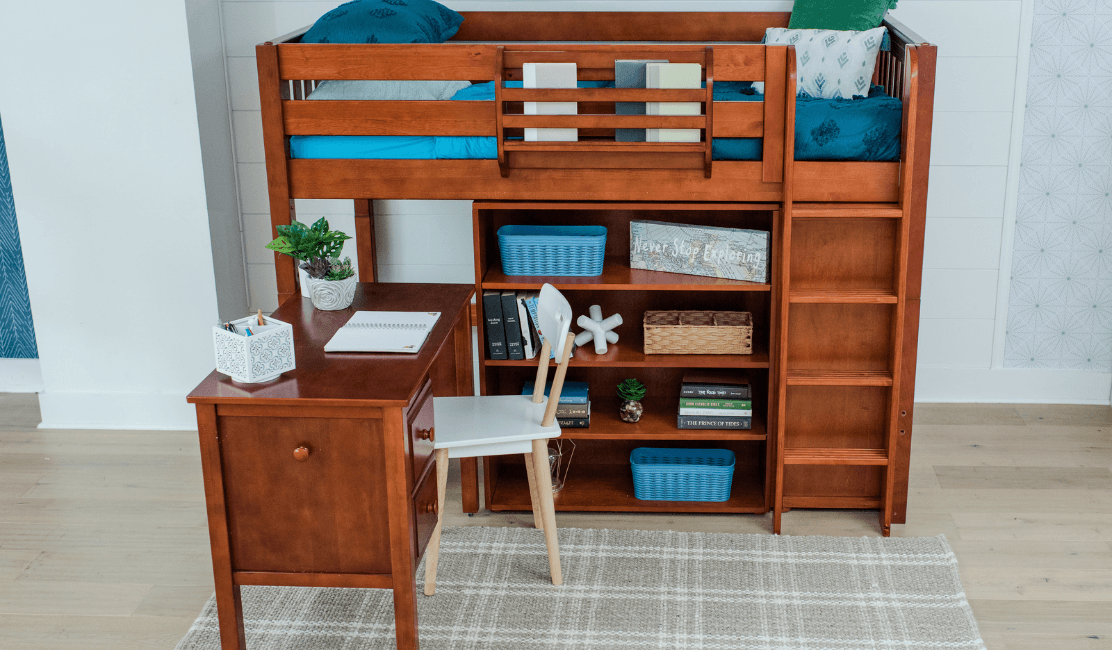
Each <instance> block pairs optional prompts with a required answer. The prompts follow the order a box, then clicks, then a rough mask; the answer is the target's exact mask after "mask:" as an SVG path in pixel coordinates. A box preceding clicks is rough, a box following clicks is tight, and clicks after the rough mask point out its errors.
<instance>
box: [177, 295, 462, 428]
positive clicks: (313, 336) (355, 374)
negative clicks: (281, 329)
mask: <svg viewBox="0 0 1112 650" xmlns="http://www.w3.org/2000/svg"><path fill="white" fill-rule="evenodd" d="M474 290H475V289H474V286H473V285H470V284H393V283H380V284H360V285H359V286H358V288H357V289H356V291H355V301H354V302H353V303H352V304H351V307H348V308H347V309H341V310H339V311H321V310H319V309H315V308H314V307H313V304H312V302H311V301H310V300H309V299H308V298H303V297H301V296H300V295H297V296H293V297H292V298H290V299H289V300H287V301H286V302H285V303H284V304H283V305H282V306H281V307H279V308H278V311H276V312H274V313H273V314H272V316H273V317H274V318H276V319H278V320H280V321H283V322H286V323H289V324H290V325H291V326H293V337H294V342H295V345H296V348H297V353H296V354H297V356H296V363H297V368H296V369H295V370H292V371H290V372H287V373H283V374H282V376H281V377H279V378H278V379H276V380H274V381H272V382H268V383H263V384H241V383H238V382H234V381H232V379H231V378H230V377H228V376H227V375H224V374H221V373H218V372H215V371H214V372H212V373H211V374H210V375H209V376H208V377H206V378H205V379H204V381H202V382H201V383H200V385H198V386H197V388H195V389H194V390H193V392H192V393H190V394H189V398H188V399H189V401H190V402H192V403H200V404H205V403H221V404H231V403H237V402H253V401H255V400H258V399H267V400H273V402H270V403H273V404H281V403H282V402H283V401H286V400H307V399H309V400H318V403H319V404H320V405H322V406H326V405H328V404H329V403H330V402H342V403H343V404H345V405H352V406H354V405H366V406H405V405H406V404H408V403H409V401H410V399H411V398H412V397H413V396H414V394H415V393H416V392H417V390H418V389H420V387H421V381H422V379H423V378H424V377H425V375H426V374H427V373H428V372H429V368H430V366H431V365H432V362H433V360H434V359H435V358H436V354H437V352H438V351H439V350H440V347H441V346H442V345H443V344H444V341H445V340H446V338H447V337H448V335H449V332H451V330H452V327H453V326H454V325H455V323H456V320H457V318H458V317H459V315H460V313H461V311H462V308H463V306H464V304H466V303H467V302H468V301H470V299H471V294H472V293H473V292H474ZM356 311H439V312H440V319H439V320H438V321H437V322H436V326H435V327H434V328H433V331H432V332H430V333H429V336H428V338H427V339H426V340H425V344H424V346H422V347H421V351H420V352H418V353H417V354H397V353H367V352H328V353H325V351H324V344H325V343H327V342H328V340H329V339H331V338H332V335H333V334H335V333H336V330H338V329H339V328H340V327H342V326H343V325H344V323H346V322H347V321H348V319H349V318H351V316H352V314H354V313H355V312H356Z"/></svg>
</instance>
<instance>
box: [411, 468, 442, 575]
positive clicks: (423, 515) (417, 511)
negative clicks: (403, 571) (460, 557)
mask: <svg viewBox="0 0 1112 650" xmlns="http://www.w3.org/2000/svg"><path fill="white" fill-rule="evenodd" d="M413 512H414V515H415V517H416V519H417V522H416V523H417V525H416V527H415V528H414V530H415V531H416V534H417V558H418V559H419V558H420V557H421V554H422V553H424V552H425V547H426V546H427V545H428V543H429V537H430V536H431V535H432V531H433V529H435V528H436V519H437V514H436V512H437V505H436V468H433V469H432V470H431V471H430V472H429V473H428V474H426V475H425V480H424V482H422V483H421V486H420V487H418V488H417V492H416V494H414V495H413Z"/></svg>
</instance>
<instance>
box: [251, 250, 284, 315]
mask: <svg viewBox="0 0 1112 650" xmlns="http://www.w3.org/2000/svg"><path fill="white" fill-rule="evenodd" d="M247 288H248V294H249V298H250V300H251V306H250V309H251V310H252V311H254V310H256V309H261V310H263V311H265V312H267V313H270V312H272V311H274V310H275V309H278V276H277V275H276V274H275V271H274V262H267V263H266V264H248V265H247Z"/></svg>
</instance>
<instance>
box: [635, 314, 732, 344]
mask: <svg viewBox="0 0 1112 650" xmlns="http://www.w3.org/2000/svg"><path fill="white" fill-rule="evenodd" d="M645 354H753V315H752V314H751V313H749V312H747V311H647V312H645Z"/></svg>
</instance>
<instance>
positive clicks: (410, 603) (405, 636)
mask: <svg viewBox="0 0 1112 650" xmlns="http://www.w3.org/2000/svg"><path fill="white" fill-rule="evenodd" d="M382 425H383V432H384V434H385V438H386V441H385V442H386V458H385V460H386V511H387V516H388V517H389V522H390V573H391V580H392V582H393V585H394V626H395V627H396V632H397V641H398V650H418V643H417V581H416V579H415V577H414V572H415V571H416V570H417V566H416V564H417V563H416V555H417V554H416V552H415V551H416V548H414V543H415V542H414V539H413V526H414V525H415V523H413V522H414V519H413V513H411V512H410V507H411V505H412V502H411V501H410V500H409V494H408V491H407V490H406V451H405V437H406V433H405V418H404V416H403V414H402V409H401V408H399V407H396V406H395V407H388V408H384V409H383V423H382Z"/></svg>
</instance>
